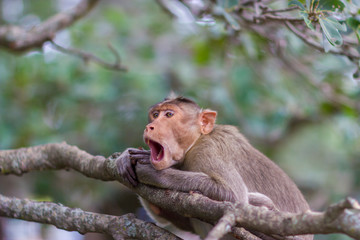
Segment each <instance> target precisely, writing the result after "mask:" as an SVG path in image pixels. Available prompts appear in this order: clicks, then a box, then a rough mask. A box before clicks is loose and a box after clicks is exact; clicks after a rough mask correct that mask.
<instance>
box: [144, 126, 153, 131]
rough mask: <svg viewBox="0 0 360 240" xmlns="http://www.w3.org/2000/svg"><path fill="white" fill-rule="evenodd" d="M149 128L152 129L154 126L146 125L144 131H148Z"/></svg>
mask: <svg viewBox="0 0 360 240" xmlns="http://www.w3.org/2000/svg"><path fill="white" fill-rule="evenodd" d="M149 130H151V131H152V130H154V127H153V126H149V125H148V126H146V131H147V132H148V131H149Z"/></svg>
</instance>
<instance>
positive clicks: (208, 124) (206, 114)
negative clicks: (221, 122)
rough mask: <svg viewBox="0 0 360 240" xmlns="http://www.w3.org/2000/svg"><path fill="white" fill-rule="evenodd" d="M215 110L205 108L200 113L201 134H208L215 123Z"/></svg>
mask: <svg viewBox="0 0 360 240" xmlns="http://www.w3.org/2000/svg"><path fill="white" fill-rule="evenodd" d="M216 115H217V112H215V111H213V110H210V109H205V110H203V111H202V112H201V113H200V130H201V133H202V134H209V133H210V132H211V131H212V130H213V128H214V125H215V120H216Z"/></svg>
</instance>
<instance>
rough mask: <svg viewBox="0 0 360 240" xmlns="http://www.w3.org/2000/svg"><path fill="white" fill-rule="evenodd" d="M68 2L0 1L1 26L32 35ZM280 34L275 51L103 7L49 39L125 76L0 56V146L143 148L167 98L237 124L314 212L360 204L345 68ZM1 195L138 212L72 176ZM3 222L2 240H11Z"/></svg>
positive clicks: (41, 55) (358, 94) (352, 89)
mask: <svg viewBox="0 0 360 240" xmlns="http://www.w3.org/2000/svg"><path fill="white" fill-rule="evenodd" d="M74 4H75V2H74V1H66V0H58V1H55V0H54V1H46V0H36V1H23V0H0V10H1V11H0V24H17V25H21V26H24V27H31V26H33V25H35V24H37V23H39V22H40V21H42V20H44V19H46V18H48V17H50V16H51V15H53V14H55V13H56V12H58V11H60V10H63V9H66V8H69V7H72V6H74ZM277 34H279V38H281V39H282V44H283V46H282V49H283V50H282V51H280V50H279V48H278V46H276V44H274V43H269V42H268V41H267V40H266V39H264V38H262V37H260V36H258V35H256V34H254V33H251V32H248V31H243V32H241V34H239V35H234V34H231V33H229V32H228V31H226V30H225V28H224V25H223V23H221V22H213V23H210V24H206V25H204V24H196V23H184V22H182V21H180V20H179V19H174V18H172V17H171V16H169V14H167V13H166V12H164V11H163V9H161V8H160V7H159V5H158V4H157V3H156V1H140V0H133V1H125V0H123V1H103V2H101V4H99V5H98V6H97V7H95V9H94V10H93V11H92V12H91V13H90V14H89V15H87V16H86V17H84V18H83V19H81V20H79V21H78V22H76V23H75V24H74V25H73V26H71V27H70V28H68V29H66V30H63V31H61V32H59V33H58V34H57V36H56V38H55V42H57V43H58V44H60V45H62V46H71V47H74V48H78V49H82V50H85V51H88V52H92V53H94V54H96V55H97V56H99V57H101V58H102V59H104V60H107V61H112V60H113V58H114V57H113V55H112V54H111V52H110V51H109V49H108V48H107V44H108V43H111V44H112V45H113V46H114V47H115V48H116V49H117V50H118V51H119V53H120V55H121V58H122V61H123V64H124V65H126V66H127V67H128V69H129V71H128V72H126V73H124V72H116V71H110V70H106V69H104V68H102V67H100V66H98V65H96V64H93V63H84V62H82V61H81V60H80V59H78V58H76V57H73V56H70V55H65V54H62V53H59V52H57V51H55V50H54V49H53V48H51V46H49V44H45V46H44V47H43V49H41V50H37V51H35V50H34V51H30V52H28V53H26V54H22V55H15V54H12V53H9V52H7V51H6V50H4V49H0V149H13V148H20V147H27V146H34V145H38V144H45V143H51V142H61V141H66V142H67V143H69V144H73V145H77V146H78V147H79V148H81V149H83V150H85V151H87V152H89V153H91V154H99V155H104V156H109V155H110V154H112V153H113V152H116V151H123V150H124V149H125V148H127V147H138V146H144V144H143V142H142V132H143V129H144V126H145V124H146V122H147V109H148V107H149V106H150V105H152V104H154V103H156V102H158V101H161V100H162V99H163V98H164V97H166V96H167V95H168V94H169V92H170V91H171V90H173V91H175V92H176V93H178V94H181V95H184V96H187V97H190V98H192V99H194V100H196V101H197V102H198V103H199V105H200V106H201V107H203V108H211V109H214V110H217V111H218V120H217V122H218V123H220V124H233V125H236V126H238V127H239V128H240V130H241V131H242V132H243V133H244V134H245V135H246V136H247V137H248V139H249V140H250V141H251V142H252V144H253V145H254V146H256V147H257V148H258V149H260V150H261V151H262V152H264V153H265V154H266V155H268V156H269V157H270V158H271V159H273V160H274V161H275V162H276V163H278V164H279V165H280V166H281V167H282V168H283V169H284V170H285V171H286V172H287V173H288V174H289V175H290V176H291V177H292V178H293V179H294V180H295V182H296V183H297V185H298V186H299V187H300V189H301V190H302V192H303V193H304V194H305V196H306V198H307V200H308V201H309V203H310V205H311V207H312V209H314V210H319V211H320V210H323V209H324V208H325V207H326V206H328V205H329V204H331V203H333V202H336V201H338V200H340V199H342V198H345V197H347V196H352V197H355V198H357V199H358V200H360V123H359V122H360V118H359V107H358V106H359V101H360V83H359V81H357V80H354V79H352V73H353V71H354V66H352V65H351V64H350V62H349V61H348V60H347V59H345V58H342V57H337V56H333V55H330V54H321V53H318V52H316V51H314V50H313V49H311V48H308V47H307V46H306V45H304V44H303V43H302V42H301V41H300V40H299V39H297V38H296V37H295V36H294V35H293V34H292V33H290V32H289V31H288V30H287V29H285V28H284V29H282V30H280V31H279V32H278V33H277ZM356 106H357V108H356ZM0 190H1V193H2V194H6V195H8V196H17V197H28V198H33V199H40V200H51V201H55V202H61V203H63V204H65V205H68V206H71V207H80V208H82V209H84V210H87V211H96V212H103V213H108V214H123V213H126V212H138V214H140V215H141V214H142V213H141V210H139V203H138V201H137V200H135V199H136V197H135V196H134V195H133V194H132V193H130V192H129V191H128V190H126V189H125V187H123V186H121V185H120V184H118V183H107V182H100V181H95V180H92V179H88V178H86V177H84V176H82V175H80V174H77V173H74V172H71V171H70V172H66V171H59V172H52V171H51V172H34V173H29V174H27V175H24V176H23V177H15V176H0ZM1 222H3V227H2V229H3V230H2V232H3V234H2V235H1V230H0V239H1V238H3V239H2V240H8V239H10V238H8V239H7V238H5V237H4V236H5V235H4V232H5V230H4V229H5V228H6V227H4V226H7V225H6V224H5V223H4V222H5V220H4V219H2V220H0V223H1ZM0 228H1V227H0ZM86 237H87V238H88V239H100V238H102V237H103V236H101V235H95V237H94V236H90V235H86ZM28 239H29V238H28ZM50 239H54V238H50ZM69 239H70V238H69ZM316 239H350V238H348V237H346V236H344V235H337V234H334V235H328V236H325V235H319V236H317V237H316Z"/></svg>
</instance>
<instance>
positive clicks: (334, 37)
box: [319, 18, 343, 46]
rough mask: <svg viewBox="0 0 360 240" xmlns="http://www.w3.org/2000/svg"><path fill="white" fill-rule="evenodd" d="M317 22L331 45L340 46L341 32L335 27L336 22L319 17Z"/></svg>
mask: <svg viewBox="0 0 360 240" xmlns="http://www.w3.org/2000/svg"><path fill="white" fill-rule="evenodd" d="M319 23H320V26H321V28H322V30H323V33H324V34H325V37H326V39H327V40H328V41H329V43H330V44H331V45H333V46H340V45H341V44H342V43H343V40H342V37H341V34H340V33H339V30H338V29H337V28H336V24H334V23H333V22H332V21H328V20H327V18H319Z"/></svg>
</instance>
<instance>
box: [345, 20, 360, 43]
mask: <svg viewBox="0 0 360 240" xmlns="http://www.w3.org/2000/svg"><path fill="white" fill-rule="evenodd" d="M346 23H347V25H349V26H350V27H351V28H352V29H353V30H354V32H355V34H356V37H357V39H358V41H359V43H360V20H358V19H356V18H354V17H350V18H348V19H347V20H346Z"/></svg>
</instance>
